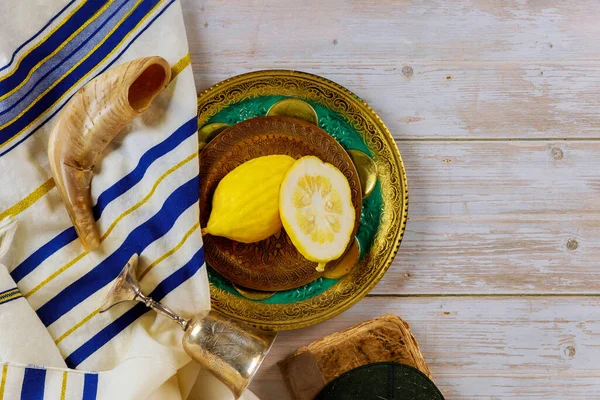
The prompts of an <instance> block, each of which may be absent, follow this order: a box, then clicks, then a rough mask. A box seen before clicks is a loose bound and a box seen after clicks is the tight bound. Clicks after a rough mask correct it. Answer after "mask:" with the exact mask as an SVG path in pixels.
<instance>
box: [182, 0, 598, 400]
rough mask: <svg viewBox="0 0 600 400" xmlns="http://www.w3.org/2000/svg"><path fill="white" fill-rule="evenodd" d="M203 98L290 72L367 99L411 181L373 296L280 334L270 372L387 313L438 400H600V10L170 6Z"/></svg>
mask: <svg viewBox="0 0 600 400" xmlns="http://www.w3.org/2000/svg"><path fill="white" fill-rule="evenodd" d="M182 1H183V8H184V16H185V22H186V29H187V33H188V39H189V42H190V53H191V57H192V64H193V68H194V73H195V76H196V84H197V88H198V90H204V89H206V88H208V87H209V86H211V85H213V84H215V83H217V82H218V81H220V80H223V79H226V78H228V77H231V76H233V75H236V74H239V73H244V72H248V71H253V70H258V69H267V68H288V69H299V70H303V71H307V72H312V73H316V74H319V75H322V76H325V77H327V78H329V79H332V80H334V81H336V82H338V83H340V84H342V85H344V86H346V87H347V88H349V89H351V90H352V91H354V92H355V93H357V94H358V95H360V96H361V97H362V98H363V99H365V100H366V101H367V102H368V103H369V104H370V105H371V106H372V107H373V108H374V109H375V110H376V111H377V112H378V113H379V114H380V116H381V117H382V119H383V120H384V121H385V122H386V124H387V125H388V127H389V128H390V130H391V131H392V133H393V134H394V137H395V138H396V139H397V141H398V142H397V143H398V146H399V148H400V151H401V153H402V156H403V159H404V162H405V166H406V169H407V173H408V177H409V191H410V209H409V222H408V226H407V231H406V236H405V239H404V241H403V244H402V246H401V249H400V252H399V254H398V257H397V258H396V260H395V262H394V265H393V266H392V268H391V269H390V271H389V272H388V274H387V275H386V276H385V278H384V279H383V280H382V281H381V282H380V284H379V285H378V286H377V287H376V288H375V289H374V290H373V292H372V295H371V296H370V297H368V298H367V299H365V300H363V301H362V302H360V303H359V304H358V305H356V306H355V307H353V308H352V309H351V310H349V311H347V312H345V313H343V314H342V315H340V316H339V317H337V318H334V319H333V320H331V321H328V322H326V323H323V324H321V325H319V326H315V327H311V328H307V329H303V330H300V331H294V332H285V333H283V334H282V335H281V336H280V338H279V339H278V341H277V343H276V345H275V348H274V350H273V352H272V354H271V355H270V356H269V358H268V359H267V360H266V363H265V366H264V367H263V368H262V369H261V371H260V372H259V375H258V377H257V379H256V381H255V382H254V383H253V384H252V389H253V390H254V391H255V392H256V393H257V394H258V395H259V396H260V397H261V398H262V399H263V400H275V399H277V400H280V399H281V400H286V399H288V398H289V396H288V395H287V393H286V391H285V388H284V385H283V381H282V379H281V376H280V374H279V372H278V370H277V368H276V367H275V362H277V361H279V360H281V359H283V358H284V357H285V356H287V355H288V354H290V353H291V352H292V351H294V350H295V349H296V348H298V347H300V346H302V345H305V344H308V343H309V342H311V341H312V340H315V339H317V338H320V337H322V336H324V335H326V334H329V333H332V332H335V331H339V330H342V329H345V328H347V327H349V326H351V325H353V324H355V323H358V322H361V321H363V320H366V319H369V318H371V317H373V316H376V315H379V314H383V313H385V312H391V313H395V314H397V315H399V316H401V317H402V318H404V319H406V320H407V321H408V322H410V323H411V326H412V328H413V330H414V333H415V336H416V337H417V339H418V341H419V343H420V345H421V347H422V348H423V351H424V355H425V358H426V360H427V362H428V364H429V365H430V367H431V369H432V373H433V376H434V378H435V380H436V383H437V384H438V385H439V386H440V387H441V389H442V391H443V392H444V394H445V395H446V398H447V399H505V398H507V399H575V398H576V399H597V398H600V369H599V365H600V364H599V363H598V360H599V359H600V311H598V310H599V309H600V308H599V306H600V304H599V302H600V297H599V296H600V261H599V260H600V117H599V116H598V115H599V106H600V64H599V62H600V41H598V40H597V38H598V37H600V24H598V15H600V2H598V1H595V0H581V1H577V2H562V3H560V2H550V1H548V0H540V1H535V2H527V1H521V0H507V1H503V2H497V1H494V0H456V1H444V0H434V1H428V2H425V1H408V0H406V1H383V0H380V1H371V2H367V1H364V0H328V1H316V0H314V1H303V2H302V1H292V0H283V1H281V0H280V1H277V2H276V1H267V0H252V1H244V0H227V1H225V0H219V1H202V0H182Z"/></svg>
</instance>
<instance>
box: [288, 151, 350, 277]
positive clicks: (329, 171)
mask: <svg viewBox="0 0 600 400" xmlns="http://www.w3.org/2000/svg"><path fill="white" fill-rule="evenodd" d="M279 212H280V214H281V222H282V223H283V227H284V228H285V231H286V232H287V234H288V236H289V237H290V239H291V240H292V243H293V244H294V246H295V247H296V248H297V249H298V251H299V252H300V253H301V254H302V255H303V256H304V257H306V258H307V259H308V260H310V261H315V262H318V263H319V267H318V268H317V269H318V270H320V271H322V270H323V268H324V266H325V263H327V262H328V261H331V260H335V259H337V258H339V257H340V256H341V255H342V254H343V253H344V250H345V249H346V247H347V245H348V243H349V242H350V237H351V235H352V230H353V229H354V220H355V210H354V207H353V205H352V196H351V192H350V185H349V184H348V180H347V179H346V177H345V176H344V175H343V174H342V173H341V172H340V170H338V169H337V168H335V167H334V166H333V165H331V164H328V163H324V162H323V161H321V160H320V159H319V158H317V157H314V156H307V157H302V158H301V159H299V160H297V161H296V162H295V163H294V164H293V165H292V167H291V168H290V169H289V170H288V171H287V173H286V175H285V177H284V179H283V182H282V183H281V190H280V193H279Z"/></svg>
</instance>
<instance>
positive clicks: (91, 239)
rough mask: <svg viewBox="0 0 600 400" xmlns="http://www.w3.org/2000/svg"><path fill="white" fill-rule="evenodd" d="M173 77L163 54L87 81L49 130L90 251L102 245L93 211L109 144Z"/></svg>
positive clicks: (71, 209)
mask: <svg viewBox="0 0 600 400" xmlns="http://www.w3.org/2000/svg"><path fill="white" fill-rule="evenodd" d="M170 79H171V68H170V66H169V63H168V62H167V61H166V60H165V59H163V58H161V57H146V58H138V59H136V60H133V61H130V62H128V63H125V64H122V65H119V66H117V67H115V68H112V69H110V70H108V71H106V72H105V73H103V74H102V75H100V76H98V77H97V78H95V79H93V80H92V81H90V82H88V83H87V84H86V85H85V86H83V87H82V88H81V89H79V91H78V92H77V93H75V95H74V96H73V97H72V98H71V100H69V102H68V103H67V105H66V106H65V108H64V109H63V110H62V111H61V112H60V114H59V115H58V117H57V119H56V122H55V123H54V126H53V128H52V132H51V133H50V139H49V142H48V157H49V160H50V169H51V170H52V176H53V177H54V181H55V183H56V186H57V188H58V190H59V192H60V195H61V197H62V199H63V201H64V202H65V204H66V206H67V211H68V213H69V216H70V217H71V220H72V221H73V225H74V226H75V230H76V231H77V235H78V236H79V239H81V242H82V243H83V246H84V247H85V248H86V250H93V249H95V248H97V247H98V246H99V245H100V235H99V233H98V229H97V228H96V221H95V219H94V215H93V213H92V198H91V182H92V175H93V170H94V166H95V164H96V162H97V161H98V158H99V156H100V154H101V153H102V151H103V150H104V148H105V147H106V146H107V145H108V144H109V143H110V142H111V141H112V140H113V139H114V137H115V136H116V135H117V134H118V133H119V131H121V129H123V127H124V126H125V125H127V124H128V123H129V122H130V121H131V120H132V119H133V118H135V117H137V116H138V115H140V114H141V113H143V112H144V111H146V110H147V109H148V107H149V106H150V103H151V102H152V100H153V99H154V98H155V97H156V95H158V94H159V93H160V92H161V91H162V90H163V89H164V88H165V87H166V86H167V85H168V84H169V81H170Z"/></svg>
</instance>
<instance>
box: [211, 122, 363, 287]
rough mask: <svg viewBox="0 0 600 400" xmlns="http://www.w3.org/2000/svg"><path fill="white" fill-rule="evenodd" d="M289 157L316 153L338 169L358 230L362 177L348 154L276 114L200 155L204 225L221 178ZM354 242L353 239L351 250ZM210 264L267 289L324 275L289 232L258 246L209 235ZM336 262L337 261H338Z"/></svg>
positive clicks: (234, 130)
mask: <svg viewBox="0 0 600 400" xmlns="http://www.w3.org/2000/svg"><path fill="white" fill-rule="evenodd" d="M272 154H285V155H289V156H291V157H293V158H296V159H297V158H300V157H303V156H307V155H314V156H317V157H319V158H320V159H321V160H323V161H325V162H328V163H330V164H332V165H334V166H335V167H336V168H338V169H339V170H340V171H341V172H342V173H343V174H344V176H345V177H346V178H347V179H348V182H349V184H350V190H351V193H352V203H353V205H354V209H355V211H356V218H355V224H354V231H353V233H352V237H354V235H355V234H356V232H357V230H358V224H359V221H360V213H361V204H362V192H361V185H360V180H359V176H358V173H357V171H356V168H355V167H354V163H353V162H352V159H351V158H350V156H349V155H348V153H347V152H346V151H345V150H344V149H343V148H342V146H340V145H339V144H338V142H337V141H336V140H335V139H333V138H332V137H331V136H330V135H328V134H327V133H326V132H325V131H323V130H322V129H320V128H318V127H317V126H315V125H313V124H310V123H308V122H305V121H301V120H299V119H295V118H290V117H284V116H273V117H260V118H253V119H249V120H246V121H243V122H240V123H238V124H236V125H234V126H232V127H231V128H228V129H226V130H225V131H224V132H222V133H220V134H219V135H218V136H216V137H215V138H214V139H213V140H212V141H211V142H210V143H209V144H208V145H207V146H206V147H205V148H204V149H203V150H202V153H201V156H200V224H201V226H206V224H207V222H208V218H209V216H210V212H211V209H212V207H211V205H212V197H213V194H214V191H215V189H216V188H217V185H218V184H219V182H220V181H221V179H222V178H223V177H224V176H225V175H227V174H228V173H229V172H230V171H232V170H233V169H234V168H236V167H237V166H239V165H241V164H243V163H244V162H246V161H249V160H251V159H253V158H257V157H262V156H267V155H272ZM352 243H353V241H351V242H350V243H349V246H350V245H351V244H352ZM204 248H205V255H206V260H207V262H208V263H209V264H210V265H211V266H212V267H213V268H214V269H215V270H216V271H217V272H219V273H220V274H221V275H223V276H224V277H225V278H227V279H228V280H230V281H231V282H233V283H235V284H237V285H240V286H242V287H245V288H251V289H256V290H262V291H281V290H287V289H293V288H296V287H299V286H302V285H305V284H307V283H308V282H311V281H313V280H314V279H316V278H318V277H319V276H321V275H322V273H319V272H317V271H316V269H315V268H316V266H317V263H315V262H311V261H308V260H307V259H305V258H304V257H303V256H302V255H301V254H300V253H299V252H298V251H297V250H296V248H295V247H294V245H293V244H292V242H291V240H290V239H289V237H288V235H287V234H286V233H285V230H283V229H282V230H281V231H280V232H279V234H275V235H273V236H271V237H269V238H267V239H265V240H263V241H260V242H257V243H248V244H246V243H239V242H236V241H233V240H230V239H227V238H223V237H216V236H211V235H207V236H206V237H204ZM334 262H335V261H334Z"/></svg>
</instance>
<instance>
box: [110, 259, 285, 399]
mask: <svg viewBox="0 0 600 400" xmlns="http://www.w3.org/2000/svg"><path fill="white" fill-rule="evenodd" d="M137 262H138V256H137V254H134V255H133V256H132V257H131V259H130V260H129V262H128V263H127V265H126V266H125V268H123V271H121V273H120V274H119V276H118V277H117V279H116V280H115V282H114V284H113V287H112V288H111V290H110V291H109V292H108V294H107V295H106V298H105V299H104V302H103V303H102V307H101V309H100V312H104V311H107V310H108V309H109V308H111V307H112V306H114V305H115V304H118V303H121V302H124V301H139V302H142V303H144V304H145V305H146V306H147V307H150V308H152V309H153V310H155V311H156V312H158V313H159V314H163V315H165V316H167V317H169V318H171V319H172V320H173V321H175V322H177V323H178V324H179V325H180V326H181V327H182V328H183V330H184V331H185V333H184V335H183V339H182V343H183V348H184V350H185V352H186V353H187V354H188V355H189V356H190V357H191V358H193V359H194V360H195V361H196V362H198V363H199V364H200V365H201V366H202V367H204V368H206V369H207V370H208V371H210V372H211V373H212V374H213V375H215V376H216V377H217V378H219V380H221V381H222V382H223V383H224V384H225V385H227V386H228V387H229V389H231V391H232V392H233V395H234V396H235V398H236V399H237V398H239V397H240V396H241V395H242V392H243V391H244V390H245V389H246V387H248V385H249V384H250V381H251V380H252V378H253V377H254V374H255V373H256V371H258V368H259V367H260V364H261V363H262V361H263V360H264V358H265V357H266V355H267V354H268V353H269V350H270V349H271V346H272V345H273V342H274V341H275V338H276V337H277V333H276V332H269V331H263V330H260V329H257V328H254V327H252V326H249V325H245V324H242V323H240V322H237V321H234V320H232V319H230V318H228V317H226V316H225V315H223V314H221V313H218V312H216V311H203V312H201V313H199V314H198V315H196V316H195V317H193V318H192V319H185V318H182V317H180V316H179V315H177V314H176V313H175V312H173V310H171V309H170V308H168V307H166V306H164V305H162V304H160V303H159V302H157V301H154V300H153V299H151V298H150V297H148V296H146V295H145V294H144V293H142V291H141V288H140V285H139V282H138V278H137V273H136V267H137Z"/></svg>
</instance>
